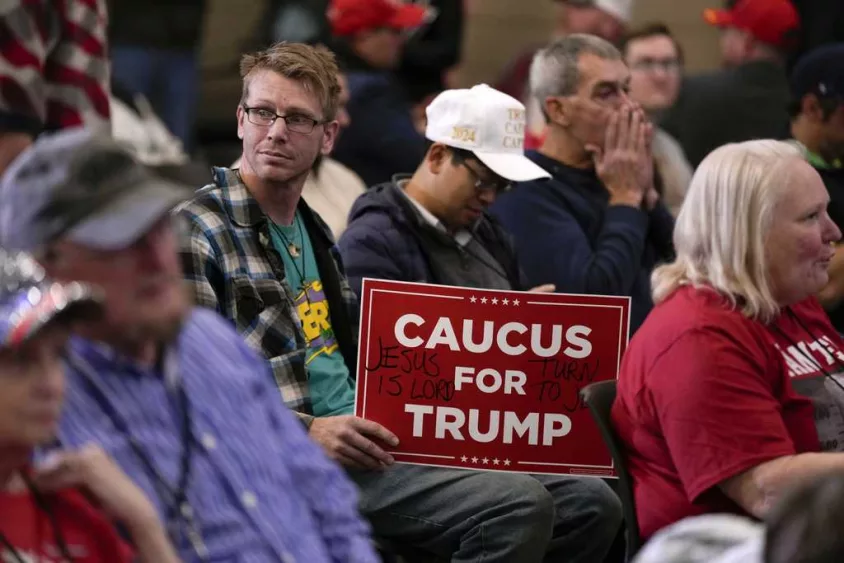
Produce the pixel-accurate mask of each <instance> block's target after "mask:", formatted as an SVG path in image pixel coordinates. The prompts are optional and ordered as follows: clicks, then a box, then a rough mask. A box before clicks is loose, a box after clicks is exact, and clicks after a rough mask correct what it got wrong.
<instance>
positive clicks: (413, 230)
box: [339, 85, 621, 562]
mask: <svg viewBox="0 0 844 563" xmlns="http://www.w3.org/2000/svg"><path fill="white" fill-rule="evenodd" d="M427 117H428V125H427V130H426V132H425V134H426V137H427V138H428V140H429V142H430V143H431V144H430V146H429V148H428V150H427V152H426V154H425V158H424V160H423V161H422V163H421V164H420V165H419V167H418V168H417V169H416V171H415V172H414V173H413V174H412V175H410V176H404V177H402V176H396V177H394V179H393V181H391V182H388V183H385V184H381V185H379V186H375V187H374V188H372V189H370V190H369V191H368V192H367V193H366V194H364V195H363V196H361V197H360V198H359V199H358V200H357V202H356V203H355V205H354V207H353V208H352V212H351V216H350V223H349V226H348V228H347V230H346V231H345V232H344V234H343V236H342V237H341V238H340V242H339V247H340V253H341V255H342V257H343V262H344V264H345V266H346V272H347V275H348V277H349V282H350V284H351V286H352V288H353V289H355V291H357V292H358V293H360V288H361V280H362V279H363V278H364V277H369V278H380V279H392V280H401V281H411V282H427V283H435V284H447V285H457V286H464V287H478V288H487V289H503V290H513V289H515V290H521V289H526V286H525V282H524V280H523V277H522V276H521V273H520V269H519V265H518V263H517V261H516V256H515V252H514V250H513V247H512V245H511V244H510V241H509V237H508V235H507V234H506V233H505V231H504V230H503V229H502V227H501V226H500V225H499V224H498V223H497V222H495V221H494V220H493V219H492V218H491V217H490V216H489V215H488V214H487V213H486V208H487V207H488V206H489V205H491V204H492V202H493V201H495V198H496V196H497V194H498V193H499V192H502V191H504V190H506V189H507V188H508V187H509V184H510V183H511V182H515V181H525V180H540V179H544V178H549V174H548V173H546V172H545V171H544V170H543V169H542V168H540V167H539V166H537V165H536V164H534V163H533V162H531V161H530V160H529V159H527V158H526V157H525V156H524V152H523V148H522V144H523V140H524V130H525V107H524V106H523V105H522V104H521V103H519V102H518V101H517V100H516V99H514V98H512V97H510V96H508V95H506V94H502V93H501V92H498V91H497V90H494V89H492V88H490V87H489V86H486V85H479V86H475V87H473V88H471V89H467V90H447V91H445V92H443V93H442V94H440V95H439V96H438V97H437V98H435V99H434V101H433V102H432V103H431V104H430V106H428V108H427ZM537 289H540V288H537ZM544 289H545V290H546V291H547V290H553V286H550V287H546V288H544ZM351 474H352V477H353V479H355V481H356V482H357V483H358V485H360V486H361V490H362V509H363V512H364V514H366V515H367V516H369V517H370V519H371V520H372V521H373V523H374V525H375V529H376V533H379V534H384V535H387V534H388V533H389V534H391V535H392V534H401V535H405V536H406V537H407V538H408V539H411V538H414V537H417V538H419V537H427V536H428V535H429V534H431V533H432V532H433V527H432V526H431V525H428V524H425V522H432V521H433V522H438V523H439V524H438V525H441V526H442V525H444V528H443V529H442V531H441V532H439V533H437V534H436V536H435V537H436V538H437V539H440V541H433V540H426V541H424V543H423V545H424V546H425V547H429V548H430V549H431V550H432V551H435V552H436V553H437V554H438V555H441V556H446V557H447V558H449V559H450V560H452V561H475V560H477V559H479V558H480V554H481V553H482V552H483V553H485V557H484V561H508V562H509V561H519V562H522V561H543V560H544V561H584V562H585V561H590V562H593V561H594V562H600V561H603V560H604V557H605V556H606V555H607V552H608V551H609V549H610V546H611V545H612V542H613V539H614V537H615V535H616V533H617V531H618V528H619V524H620V521H621V515H620V504H619V500H618V498H617V497H616V496H615V495H614V493H613V492H612V491H611V490H610V488H609V487H608V486H607V485H606V484H605V483H604V482H603V481H601V480H599V479H584V478H577V477H551V476H536V477H534V476H529V475H504V474H498V475H496V474H493V473H473V472H465V471H457V470H450V469H439V468H422V467H412V466H403V465H399V466H393V467H391V468H389V469H388V470H387V471H385V472H381V473H377V472H357V471H355V472H352V473H351ZM417 495H418V496H417ZM414 498H420V499H421V498H425V499H426V500H425V502H424V503H421V504H417V503H416V502H414V500H413V499H414ZM449 498H450V499H460V501H459V502H457V503H454V502H449V501H448V500H447V499H449ZM517 499H518V500H517ZM527 499H533V500H530V501H528V500H527ZM522 501H525V503H523V502H522ZM514 502H515V503H517V504H515V505H514V504H513V503H514ZM542 505H546V506H553V507H554V510H553V512H552V513H551V514H549V515H547V516H543V514H542V512H543V509H541V508H540V507H541V506H542ZM515 506H518V508H516V510H515V511H513V508H512V507H515ZM529 507H530V508H529ZM492 511H496V512H497V513H499V514H502V515H503V514H509V515H510V518H512V520H511V521H510V522H509V523H507V524H505V523H504V522H499V520H498V518H500V517H495V518H489V519H488V518H487V516H479V517H478V516H475V518H477V524H478V528H477V529H478V530H483V532H482V535H483V537H484V538H485V539H483V540H479V538H478V536H477V534H476V533H474V532H471V531H470V530H469V525H468V524H467V523H460V519H461V517H462V516H461V514H462V515H464V516H465V515H468V514H476V515H488V514H492ZM587 513H588V514H589V516H588V517H586V514H587ZM397 514H398V515H402V516H404V518H401V519H397V521H395V522H394V523H389V522H388V515H397ZM379 522H383V524H382V525H383V526H384V527H383V528H382V529H379ZM412 522H416V524H413V525H411V523H412ZM543 522H547V524H550V523H551V522H553V531H551V535H550V540H549V539H548V536H543V533H542V532H541V529H542V527H543V526H545V525H547V524H545V523H543ZM446 528H447V529H446ZM549 531H550V528H549ZM445 538H450V539H452V541H454V540H456V541H455V542H454V543H453V544H452V545H454V546H455V549H456V551H452V550H450V549H448V548H447V546H445V545H443V543H442V541H441V540H444V539H445ZM482 544H483V545H482Z"/></svg>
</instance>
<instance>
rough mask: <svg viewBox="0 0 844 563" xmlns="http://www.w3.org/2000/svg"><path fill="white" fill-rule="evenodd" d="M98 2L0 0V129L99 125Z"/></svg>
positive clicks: (103, 107)
mask: <svg viewBox="0 0 844 563" xmlns="http://www.w3.org/2000/svg"><path fill="white" fill-rule="evenodd" d="M107 24H108V18H107V15H106V0H0V131H2V130H16V131H27V132H30V133H33V134H37V133H39V132H41V131H44V130H56V129H63V128H66V127H73V126H79V125H85V126H89V127H95V128H96V127H102V128H103V129H107V127H108V119H109V86H108V84H109V61H108V51H107V39H106V38H107V35H106V33H107V31H106V30H107Z"/></svg>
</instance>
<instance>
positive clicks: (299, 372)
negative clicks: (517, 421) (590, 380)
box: [0, 0, 844, 563]
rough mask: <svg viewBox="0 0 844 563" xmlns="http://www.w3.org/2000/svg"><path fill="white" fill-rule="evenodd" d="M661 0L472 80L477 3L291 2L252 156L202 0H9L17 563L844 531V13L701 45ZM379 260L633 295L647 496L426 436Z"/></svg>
mask: <svg viewBox="0 0 844 563" xmlns="http://www.w3.org/2000/svg"><path fill="white" fill-rule="evenodd" d="M634 2H635V0H554V1H553V5H554V10H555V12H554V13H555V19H554V29H553V32H552V36H551V37H548V38H543V40H541V41H537V42H536V44H535V45H526V46H525V50H524V52H521V53H514V54H513V55H514V56H513V58H512V60H509V61H501V65H500V66H501V73H500V75H499V76H494V77H489V80H488V81H487V82H488V84H476V85H467V87H465V88H461V87H458V85H457V84H456V79H455V69H456V68H457V67H458V65H459V64H460V62H461V50H462V44H463V39H464V34H465V33H464V32H465V27H466V20H467V18H468V11H467V8H466V5H465V4H464V3H463V2H462V1H461V0H426V1H417V2H398V1H394V0H324V1H311V0H308V1H304V0H275V1H271V2H269V3H268V4H267V6H266V17H265V18H264V19H263V20H262V21H263V24H264V25H263V26H262V29H261V37H260V38H257V39H256V41H255V43H256V44H258V46H259V47H260V48H258V49H257V50H255V51H254V52H252V53H248V54H243V56H242V58H241V59H240V68H239V73H240V77H241V79H242V81H243V83H242V95H241V97H240V100H239V101H238V103H237V106H236V107H233V108H232V113H233V117H234V115H236V137H237V138H236V140H235V139H233V142H236V143H237V147H238V150H237V153H238V155H239V158H237V160H236V161H234V162H207V161H206V158H205V155H204V153H203V150H202V146H201V145H202V140H201V139H200V138H199V136H198V135H197V134H196V132H197V127H196V117H197V116H196V108H197V103H198V99H199V96H200V94H201V92H200V84H201V83H200V72H199V66H200V65H199V60H200V54H199V51H198V45H199V43H200V41H201V37H202V30H203V21H204V18H205V16H206V15H207V10H208V5H207V2H206V1H204V0H190V1H188V0H185V1H181V2H168V1H166V0H161V1H158V0H156V1H150V2H134V1H128V0H126V1H124V0H120V1H117V0H114V1H108V2H107V1H106V0H63V1H61V2H50V1H46V0H44V1H38V0H32V1H30V0H18V1H13V2H7V3H5V4H3V5H2V6H0V178H2V179H1V180H0V251H2V253H0V256H2V260H3V263H2V265H0V386H2V388H0V398H1V399H2V400H0V406H2V408H0V540H2V541H0V559H3V560H4V561H5V560H8V561H15V562H18V561H29V560H32V561H35V560H38V561H40V560H45V561H92V562H93V561H129V560H131V558H132V557H137V558H139V559H140V560H143V561H156V562H169V561H178V560H183V561H243V562H263V561H309V562H310V563H318V562H322V561H336V562H341V561H342V562H347V561H348V562H350V561H360V562H364V561H377V560H379V559H380V558H385V559H389V558H393V557H403V558H406V559H407V560H409V561H415V560H450V561H480V560H484V561H501V562H522V561H524V562H532V561H536V562H539V561H566V562H583V563H592V562H595V563H600V562H602V561H607V562H608V563H611V562H620V561H626V560H633V557H634V556H635V557H637V559H636V560H638V561H641V562H642V563H655V562H666V563H668V562H678V563H679V562H681V561H688V562H697V561H701V562H703V561H710V562H711V561H718V562H720V563H728V562H729V561H739V560H742V561H746V562H758V563H762V562H763V561H764V562H766V563H773V562H779V561H783V562H784V561H806V562H807V563H808V562H811V563H822V562H832V561H839V560H841V557H842V556H843V555H844V544H842V542H841V541H840V540H839V539H838V537H839V534H838V533H837V532H836V531H835V529H834V527H833V525H832V523H834V522H836V521H837V515H838V514H839V513H841V511H842V509H844V492H843V491H842V483H841V475H842V474H844V459H842V458H844V455H842V453H844V438H842V436H844V384H843V383H842V379H841V375H840V374H841V373H842V371H844V340H842V336H841V334H842V333H844V246H842V245H841V244H840V243H841V239H842V235H841V229H844V35H842V30H844V25H842V20H844V9H842V6H841V5H840V2H835V1H829V2H824V1H822V0H814V1H812V0H729V1H727V2H726V3H725V5H724V6H713V7H712V8H711V9H708V10H706V12H704V13H703V14H702V18H701V25H710V26H713V27H714V28H716V29H717V30H718V31H719V33H720V50H721V52H720V55H721V60H722V63H723V64H722V67H721V68H719V69H717V70H714V71H710V72H707V73H702V74H694V75H689V74H688V73H686V71H685V69H684V64H685V57H684V50H683V46H682V42H681V41H680V40H678V37H677V36H676V35H675V34H674V33H673V32H672V30H671V29H670V28H669V27H668V26H667V25H665V24H664V23H662V22H650V23H646V24H644V25H641V26H636V27H634V26H632V24H631V21H632V15H633V10H634ZM234 121H235V119H233V122H234ZM364 278H376V279H387V280H399V281H410V282H425V283H431V284H442V285H453V286H463V287H475V288H484V289H495V290H510V291H532V292H555V291H556V292H562V293H576V294H596V295H620V296H626V297H630V299H631V318H630V322H631V337H632V340H631V343H630V347H629V349H628V351H627V353H626V355H625V358H624V362H623V365H622V368H621V373H620V374H619V378H618V384H617V398H616V399H615V402H614V405H613V409H612V423H613V425H614V428H615V432H616V433H617V435H618V439H619V442H620V443H621V444H622V446H623V450H624V455H625V460H626V462H625V465H626V467H627V469H628V470H629V471H630V474H631V477H632V481H633V493H634V498H635V504H636V505H635V510H634V513H635V515H636V518H635V520H636V521H635V522H631V521H627V522H625V521H624V519H623V517H622V513H623V511H622V505H621V500H620V499H619V498H618V496H617V495H616V493H615V492H614V490H613V487H611V486H610V485H608V484H607V483H606V482H605V481H603V480H601V479H591V478H584V477H574V476H549V475H527V474H515V473H495V472H480V471H463V470H451V469H444V468H435V467H422V466H412V465H404V464H395V462H394V459H393V457H392V456H391V455H390V453H389V449H390V446H392V445H395V444H396V442H397V438H396V436H395V434H394V433H393V431H391V429H389V428H386V427H384V426H382V425H380V424H377V423H375V422H372V421H368V420H364V419H361V418H358V417H356V416H354V385H355V381H354V379H355V374H356V370H357V343H358V326H357V325H358V315H359V309H358V306H359V297H360V294H361V284H362V280H363V279H364ZM185 288H187V291H185ZM830 474H831V475H830ZM798 485H803V487H802V488H796V486H798ZM80 491H82V492H83V493H84V494H79V492H80ZM20 515H26V518H21V517H19V516H20ZM24 521H27V522H34V523H35V524H33V525H30V524H27V523H24ZM115 524H116V526H115ZM633 534H635V536H636V537H637V538H640V539H641V540H642V542H643V543H644V545H645V547H644V549H643V550H642V551H641V552H640V553H639V554H638V555H636V554H635V551H636V548H638V545H636V544H635V543H634V542H633V540H632V539H631V538H632V537H633Z"/></svg>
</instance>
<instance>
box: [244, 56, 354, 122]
mask: <svg viewBox="0 0 844 563" xmlns="http://www.w3.org/2000/svg"><path fill="white" fill-rule="evenodd" d="M257 70H271V71H273V72H276V73H278V74H280V75H282V76H284V77H285V78H289V79H291V80H296V81H297V82H301V83H302V84H303V85H304V86H305V88H307V89H308V91H309V92H312V93H313V94H314V95H316V97H317V98H318V99H319V102H320V105H321V106H322V112H323V119H325V120H326V121H332V120H333V119H334V117H335V116H336V114H337V106H338V105H339V99H340V82H339V80H338V79H337V75H338V74H339V73H340V70H339V68H338V67H337V59H336V57H335V56H334V53H332V52H331V51H329V50H328V49H326V48H325V47H323V46H321V45H319V46H316V47H313V46H311V45H306V44H304V43H288V42H286V41H281V42H279V43H275V44H274V45H272V46H271V47H270V48H268V49H266V50H264V51H258V52H257V53H250V54H247V55H243V57H242V58H241V59H240V77H241V78H242V79H243V93H242V94H241V98H240V103H241V104H243V103H245V102H246V98H247V96H248V95H249V82H250V80H251V76H252V74H253V73H254V72H255V71H257Z"/></svg>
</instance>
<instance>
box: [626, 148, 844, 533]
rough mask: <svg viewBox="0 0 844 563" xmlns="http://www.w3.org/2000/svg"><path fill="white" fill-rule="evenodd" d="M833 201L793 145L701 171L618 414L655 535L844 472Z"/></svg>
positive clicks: (632, 358) (717, 159)
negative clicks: (833, 308) (830, 306)
mask: <svg viewBox="0 0 844 563" xmlns="http://www.w3.org/2000/svg"><path fill="white" fill-rule="evenodd" d="M795 186H800V189H794V187H795ZM828 203H829V194H828V193H827V191H826V188H825V187H824V185H823V182H822V181H821V179H820V176H818V174H817V172H815V170H813V169H812V167H811V166H810V165H809V164H808V163H807V162H806V161H805V159H803V157H802V154H801V153H800V151H799V149H797V148H796V147H794V146H792V145H790V144H788V143H784V142H779V141H770V140H760V141H748V142H745V143H741V144H730V145H725V146H723V147H721V148H719V149H716V150H715V151H713V152H712V153H711V154H710V155H709V156H708V157H707V158H705V159H704V161H703V162H702V163H701V165H700V167H699V168H698V170H697V171H696V173H695V175H694V177H693V179H692V184H691V188H690V190H689V193H688V195H687V198H686V201H685V202H684V204H683V207H682V209H681V211H680V215H679V217H678V219H677V227H676V231H675V235H674V245H675V247H676V249H677V258H676V260H674V261H673V262H672V263H670V264H667V265H663V266H661V267H659V268H657V269H656V270H655V272H654V275H653V297H654V302H655V303H656V306H655V307H654V309H653V311H652V312H651V314H650V315H649V316H648V318H647V319H646V320H645V322H644V324H643V325H642V327H641V328H640V329H639V331H638V332H637V333H636V335H635V336H634V337H633V339H632V341H631V343H630V346H629V348H628V350H627V352H626V354H625V356H624V360H623V363H622V367H621V372H620V374H619V378H618V396H617V399H616V401H615V404H614V405H613V409H612V422H613V424H614V426H615V428H616V431H617V432H618V434H619V437H620V439H621V441H622V442H623V446H624V449H625V451H626V454H627V464H628V467H629V470H630V473H631V475H632V478H633V485H634V492H635V498H636V509H637V513H638V519H639V526H640V528H641V533H642V536H643V538H645V539H647V538H649V537H650V536H652V535H653V534H654V533H655V532H657V531H658V530H660V529H661V528H664V527H665V526H668V525H669V524H672V523H674V522H677V521H679V520H681V519H683V518H686V517H689V516H695V515H700V514H707V513H714V512H726V513H735V514H741V515H750V516H753V517H756V518H762V517H764V516H765V515H766V514H767V512H768V510H769V508H770V506H771V505H772V503H773V502H774V501H776V500H777V499H778V498H779V497H780V496H781V493H782V492H783V491H784V490H785V489H787V488H788V487H790V486H793V485H795V484H796V483H798V482H800V481H803V480H806V479H810V478H813V477H815V476H818V475H820V474H822V473H825V472H827V471H830V470H833V469H844V455H842V454H841V452H842V451H844V440H842V439H841V431H842V429H844V391H842V390H844V387H842V382H841V379H842V378H841V375H840V374H841V373H842V371H844V369H842V368H843V367H844V341H842V339H841V337H839V335H838V333H836V332H835V330H834V329H833V327H832V325H831V324H830V322H829V318H828V317H827V316H826V314H825V313H824V311H823V309H822V308H821V306H820V304H819V303H818V301H817V300H816V299H815V297H814V295H815V294H816V293H817V292H818V291H819V290H820V289H821V288H822V287H823V286H824V285H825V284H826V282H827V279H828V274H827V268H828V266H829V260H830V258H831V257H832V255H833V248H832V245H831V243H832V242H833V241H837V240H838V239H839V238H840V237H841V233H840V231H839V230H838V227H836V226H835V223H833V221H832V220H831V219H830V217H829V215H828V214H827V211H826V208H827V205H828Z"/></svg>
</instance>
